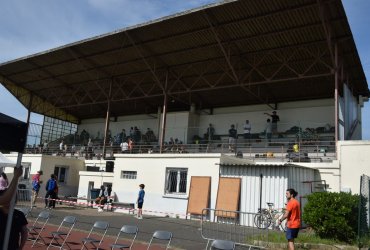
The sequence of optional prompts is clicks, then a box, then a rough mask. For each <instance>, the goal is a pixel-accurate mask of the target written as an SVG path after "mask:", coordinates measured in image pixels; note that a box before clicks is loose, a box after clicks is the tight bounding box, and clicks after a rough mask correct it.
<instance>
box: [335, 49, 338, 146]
mask: <svg viewBox="0 0 370 250" xmlns="http://www.w3.org/2000/svg"><path fill="white" fill-rule="evenodd" d="M334 48H335V51H334V56H335V67H334V70H335V72H334V74H335V89H334V102H335V104H334V105H335V145H337V144H338V139H339V138H338V133H339V131H338V129H339V128H338V122H339V119H338V118H339V117H338V85H339V70H338V65H339V63H338V60H339V59H338V44H337V43H336V44H335V45H334Z"/></svg>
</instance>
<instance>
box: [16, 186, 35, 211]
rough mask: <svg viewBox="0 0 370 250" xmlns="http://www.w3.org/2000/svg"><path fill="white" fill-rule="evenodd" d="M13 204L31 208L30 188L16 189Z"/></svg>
mask: <svg viewBox="0 0 370 250" xmlns="http://www.w3.org/2000/svg"><path fill="white" fill-rule="evenodd" d="M15 206H16V207H29V208H32V189H18V190H17V202H16V204H15Z"/></svg>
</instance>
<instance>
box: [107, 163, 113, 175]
mask: <svg viewBox="0 0 370 250" xmlns="http://www.w3.org/2000/svg"><path fill="white" fill-rule="evenodd" d="M113 170H114V161H107V162H106V163H105V172H110V173H112V172H113Z"/></svg>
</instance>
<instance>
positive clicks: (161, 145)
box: [159, 72, 168, 154]
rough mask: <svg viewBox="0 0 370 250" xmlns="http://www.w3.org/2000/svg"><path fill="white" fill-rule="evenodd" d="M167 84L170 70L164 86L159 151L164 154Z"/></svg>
mask: <svg viewBox="0 0 370 250" xmlns="http://www.w3.org/2000/svg"><path fill="white" fill-rule="evenodd" d="M167 85H168V72H167V73H166V82H165V86H164V88H163V115H162V124H161V125H162V126H161V139H160V145H159V153H160V154H162V150H163V144H164V136H165V133H166V117H167Z"/></svg>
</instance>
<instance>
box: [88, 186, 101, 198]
mask: <svg viewBox="0 0 370 250" xmlns="http://www.w3.org/2000/svg"><path fill="white" fill-rule="evenodd" d="M99 193H100V189H99V188H92V189H90V199H92V200H95V199H96V198H98V197H99Z"/></svg>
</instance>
